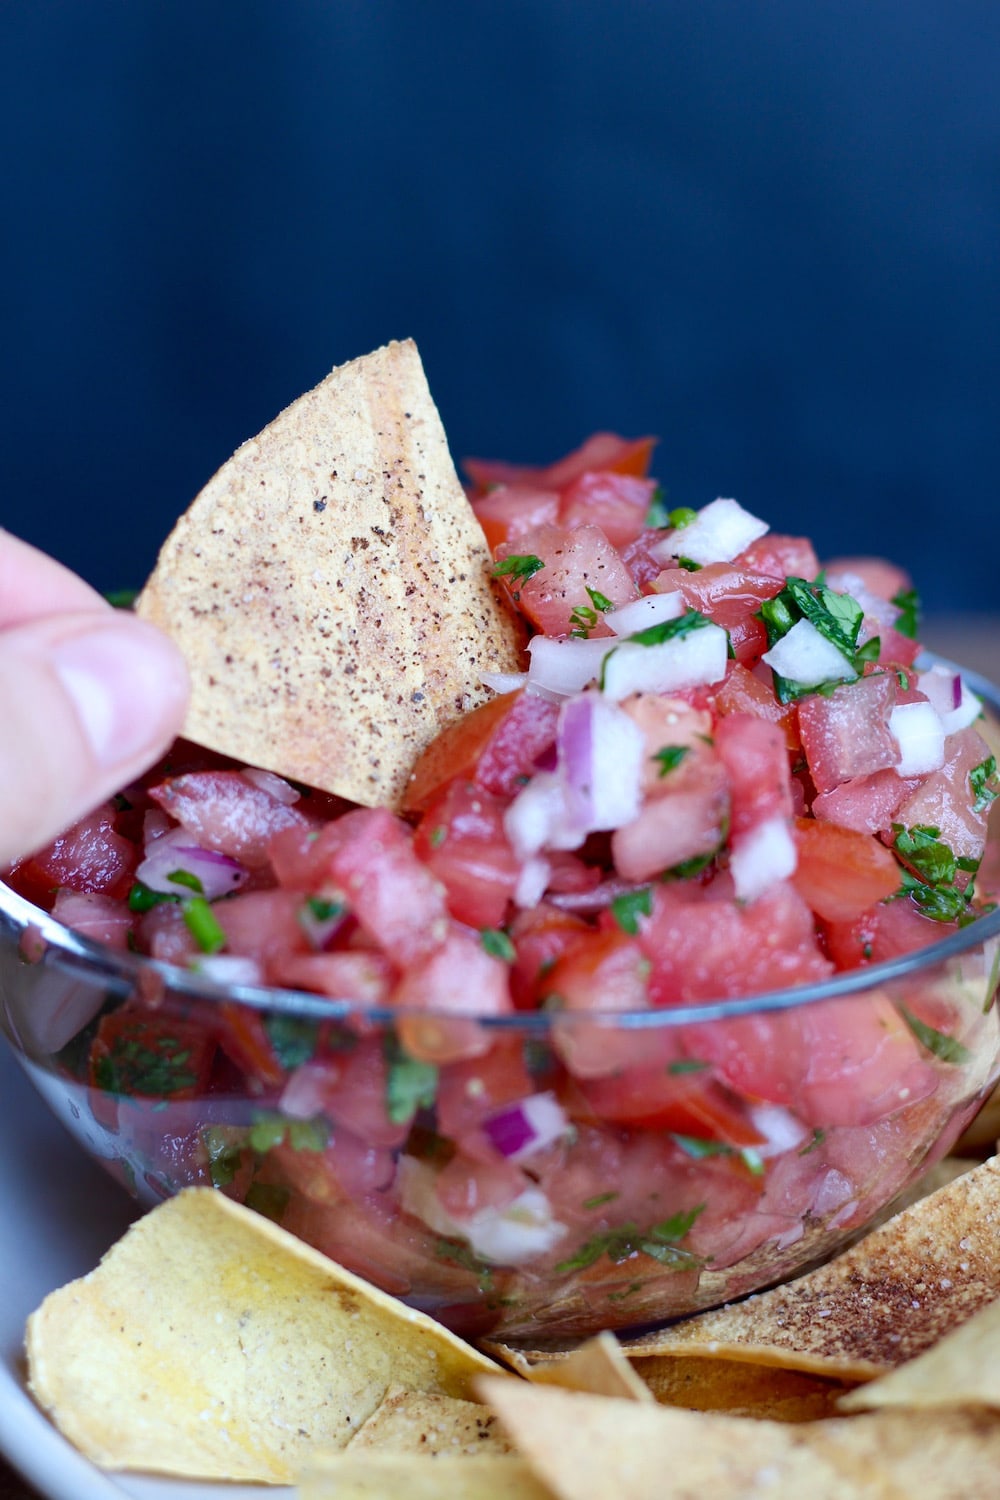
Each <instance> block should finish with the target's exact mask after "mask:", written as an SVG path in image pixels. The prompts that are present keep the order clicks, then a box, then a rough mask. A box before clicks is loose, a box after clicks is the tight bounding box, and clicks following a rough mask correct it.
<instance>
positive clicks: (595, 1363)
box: [522, 1331, 653, 1401]
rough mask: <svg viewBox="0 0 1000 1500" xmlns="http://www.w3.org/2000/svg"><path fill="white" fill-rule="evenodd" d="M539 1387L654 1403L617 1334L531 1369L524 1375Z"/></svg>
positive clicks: (593, 1340) (582, 1345)
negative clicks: (629, 1360) (548, 1386)
mask: <svg viewBox="0 0 1000 1500" xmlns="http://www.w3.org/2000/svg"><path fill="white" fill-rule="evenodd" d="M522 1373H523V1374H526V1375H527V1377H528V1379H529V1380H533V1381H535V1382H537V1384H539V1385H558V1386H562V1387H563V1389H564V1390H568V1391H589V1392H590V1394H591V1395H592V1396H616V1397H618V1398H619V1399H621V1400H624V1401H652V1400H653V1395H652V1393H651V1392H650V1389H649V1387H648V1386H647V1385H646V1384H644V1382H643V1381H642V1380H641V1379H640V1378H639V1376H638V1375H637V1374H636V1373H635V1371H634V1370H633V1368H632V1366H631V1365H630V1364H629V1362H628V1360H627V1359H626V1358H625V1355H624V1354H623V1353H622V1348H621V1345H620V1344H619V1342H618V1340H617V1339H616V1338H615V1336H614V1334H613V1333H609V1332H607V1331H605V1332H604V1333H599V1334H598V1335H597V1337H596V1338H592V1339H588V1340H587V1341H586V1343H584V1344H581V1345H580V1347H579V1348H578V1349H574V1350H573V1351H572V1352H571V1353H570V1354H567V1355H566V1356H565V1357H564V1358H560V1359H554V1360H549V1361H547V1362H546V1363H543V1364H534V1365H530V1366H528V1367H527V1368H526V1369H525V1370H524V1371H523V1372H522Z"/></svg>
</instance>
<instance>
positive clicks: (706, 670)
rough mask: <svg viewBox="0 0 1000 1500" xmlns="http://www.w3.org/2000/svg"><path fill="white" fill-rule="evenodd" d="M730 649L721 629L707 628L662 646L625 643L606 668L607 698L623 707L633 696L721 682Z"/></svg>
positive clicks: (676, 638) (677, 690)
mask: <svg viewBox="0 0 1000 1500" xmlns="http://www.w3.org/2000/svg"><path fill="white" fill-rule="evenodd" d="M728 645H729V639H728V637H727V635H726V632H725V631H724V630H723V629H722V627H721V626H720V625H703V626H701V627H700V628H699V629H698V630H692V631H690V632H689V633H688V634H687V635H682V636H677V637H675V638H674V639H673V640H668V641H663V642H662V644H660V645H658V646H643V645H640V644H638V643H637V642H635V641H628V640H626V641H622V643H621V645H619V646H616V647H615V649H614V650H613V651H612V652H610V654H609V655H608V658H607V661H606V662H605V664H604V686H603V692H604V696H605V697H606V698H610V699H612V700H613V701H614V702H616V703H620V702H621V700H622V699H623V698H628V697H630V696H631V694H632V693H672V692H680V691H682V690H683V689H684V688H692V687H701V686H702V685H704V684H707V683H712V682H721V681H722V679H723V677H725V675H726V660H727V655H728Z"/></svg>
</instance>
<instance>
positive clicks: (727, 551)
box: [650, 499, 770, 565]
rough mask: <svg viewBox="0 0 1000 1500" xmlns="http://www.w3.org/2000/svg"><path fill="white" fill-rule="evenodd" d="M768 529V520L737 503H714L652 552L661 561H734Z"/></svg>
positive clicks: (732, 501)
mask: <svg viewBox="0 0 1000 1500" xmlns="http://www.w3.org/2000/svg"><path fill="white" fill-rule="evenodd" d="M769 530H770V527H769V526H768V524H767V522H766V521H762V520H760V518H759V517H758V516H753V515H751V514H750V512H749V511H748V510H744V509H743V507H742V505H740V503H739V502H738V501H737V500H721V499H720V500H713V501H712V502H711V504H710V505H705V506H703V507H702V509H701V510H700V511H699V512H698V514H697V515H696V516H695V518H694V520H693V521H689V522H688V524H687V525H686V526H681V527H678V529H677V530H676V531H672V532H671V533H670V535H669V536H667V537H664V539H663V541H662V542H657V543H656V544H655V545H654V546H653V547H651V548H650V552H651V553H652V555H653V556H654V557H655V558H656V559H657V560H658V561H661V562H663V561H666V560H667V559H668V558H671V557H689V558H690V559H691V561H692V562H696V563H701V564H702V565H704V564H706V563H714V562H732V560H733V558H734V557H736V556H737V555H738V554H739V553H740V552H742V551H743V550H744V548H746V547H749V545H750V543H751V542H755V541H756V540H757V538H758V537H762V536H764V535H765V534H766V533H767V532H768V531H769Z"/></svg>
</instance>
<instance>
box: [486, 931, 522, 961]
mask: <svg viewBox="0 0 1000 1500" xmlns="http://www.w3.org/2000/svg"><path fill="white" fill-rule="evenodd" d="M479 941H480V942H481V943H482V945H483V947H484V948H485V949H486V952H487V953H488V954H489V955H490V957H491V958H502V959H503V961H504V963H505V964H512V963H513V962H514V960H515V958H516V957H517V949H516V948H515V947H514V944H513V943H512V942H511V940H510V938H509V937H508V936H507V934H506V933H505V932H504V931H503V930H502V929H501V928H499V927H484V928H482V930H481V931H480V934H479Z"/></svg>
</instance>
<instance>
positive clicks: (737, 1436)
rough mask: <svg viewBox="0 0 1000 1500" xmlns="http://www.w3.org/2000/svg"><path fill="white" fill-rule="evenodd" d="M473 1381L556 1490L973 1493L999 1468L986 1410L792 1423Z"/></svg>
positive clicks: (852, 1498) (632, 1496) (783, 1499)
mask: <svg viewBox="0 0 1000 1500" xmlns="http://www.w3.org/2000/svg"><path fill="white" fill-rule="evenodd" d="M477 1389H478V1390H479V1392H480V1394H481V1395H482V1397H483V1399H484V1400H486V1401H488V1402H489V1403H490V1405H491V1406H493V1407H494V1408H495V1409H496V1410H497V1412H498V1413H499V1415H500V1417H501V1420H502V1421H503V1422H504V1425H505V1426H506V1428H507V1430H508V1432H509V1433H510V1435H511V1437H512V1438H513V1439H514V1441H515V1442H516V1444H517V1446H518V1448H519V1450H520V1452H521V1453H522V1454H523V1456H524V1457H525V1458H526V1459H527V1460H528V1462H529V1463H530V1464H531V1466H532V1468H533V1469H534V1470H535V1472H536V1474H537V1475H538V1476H539V1477H540V1478H541V1479H542V1481H543V1482H544V1483H545V1484H547V1485H548V1486H549V1488H550V1489H551V1490H552V1492H553V1493H554V1494H555V1495H556V1496H557V1497H558V1500H607V1497H609V1496H614V1497H615V1500H663V1496H664V1495H669V1496H670V1497H671V1500H706V1497H707V1496H711V1500H748V1497H750V1496H759V1497H764V1496H766V1497H767V1500H802V1497H803V1496H807V1497H808V1500H870V1497H885V1500H902V1497H903V1496H906V1495H919V1496H920V1500H972V1497H976V1500H978V1497H979V1496H985V1495H990V1494H993V1493H994V1491H995V1489H996V1476H997V1473H998V1472H1000V1468H998V1466H1000V1421H997V1420H996V1419H995V1418H993V1417H984V1415H983V1414H981V1413H969V1412H949V1413H947V1414H942V1415H941V1417H940V1418H939V1420H938V1421H936V1422H935V1423H934V1424H932V1425H931V1426H930V1427H929V1426H928V1423H927V1417H926V1415H922V1414H920V1413H913V1412H878V1413H876V1414H873V1415H869V1416H865V1417H853V1418H841V1419H836V1418H834V1419H830V1420H828V1421H823V1422H810V1423H804V1424H802V1425H800V1426H789V1425H787V1424H783V1423H780V1422H767V1421H764V1422H748V1421H745V1420H743V1419H741V1418H739V1417H728V1416H716V1415H714V1414H707V1413H703V1412H687V1411H680V1410H671V1409H670V1408H668V1407H663V1406H644V1405H639V1404H638V1403H633V1402H624V1401H609V1400H607V1399H606V1398H603V1397H600V1396H587V1395H580V1394H577V1393H571V1392H567V1391H558V1390H546V1391H538V1390H535V1391H532V1390H531V1389H530V1388H529V1387H527V1386H526V1385H524V1384H520V1383H518V1382H516V1381H509V1380H508V1381H498V1380H496V1379H492V1378H488V1377H487V1378H481V1379H480V1380H479V1381H477ZM442 1493H444V1491H442Z"/></svg>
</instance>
